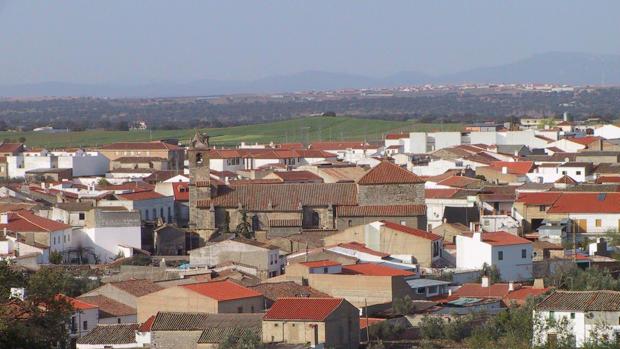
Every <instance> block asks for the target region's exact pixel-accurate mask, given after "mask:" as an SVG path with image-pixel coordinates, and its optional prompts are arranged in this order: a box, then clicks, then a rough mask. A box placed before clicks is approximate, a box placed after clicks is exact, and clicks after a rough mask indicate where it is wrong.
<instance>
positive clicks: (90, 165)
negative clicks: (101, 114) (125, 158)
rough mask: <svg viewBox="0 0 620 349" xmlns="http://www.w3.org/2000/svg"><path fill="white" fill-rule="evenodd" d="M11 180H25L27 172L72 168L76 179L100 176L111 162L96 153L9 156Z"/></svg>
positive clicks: (26, 153) (27, 153)
mask: <svg viewBox="0 0 620 349" xmlns="http://www.w3.org/2000/svg"><path fill="white" fill-rule="evenodd" d="M6 161H7V164H8V166H7V167H8V175H9V177H10V178H24V177H25V175H26V172H27V171H31V170H38V169H55V168H70V169H72V173H73V176H74V177H80V176H98V175H103V174H105V173H106V172H107V171H108V168H109V164H110V160H109V159H108V158H107V157H105V156H103V154H101V153H99V152H96V151H88V152H87V151H84V150H81V149H79V150H76V151H73V152H66V151H53V152H50V151H47V150H45V149H43V150H38V151H26V152H23V153H21V154H18V155H11V156H7V158H6Z"/></svg>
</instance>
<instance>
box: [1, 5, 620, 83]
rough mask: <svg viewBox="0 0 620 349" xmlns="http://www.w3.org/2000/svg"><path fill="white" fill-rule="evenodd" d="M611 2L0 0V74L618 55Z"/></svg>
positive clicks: (162, 77)
mask: <svg viewBox="0 0 620 349" xmlns="http://www.w3.org/2000/svg"><path fill="white" fill-rule="evenodd" d="M619 13H620V1H617V0H610V1H572V0H545V1H540V0H518V1H497V0H492V1H479V0H469V1H457V0H454V1H439V0H425V1H417V0H405V1H398V0H390V1H385V0H377V1H364V0H338V1H334V0H325V1H323V0H312V1H296V0H282V1H267V0H256V1H252V0H246V1H236V0H217V1H210V0H195V1H193V0H174V1H173V0H167V1H162V0H131V1H130V0H99V1H91V0H52V1H41V0H0V84H21V83H33V82H47V81H62V82H74V83H111V82H113V83H124V84H139V83H152V82H188V81H193V80H199V79H207V78H210V79H222V80H252V79H257V78H261V77H266V76H271V75H285V74H291V73H296V72H302V71H307V70H321V71H330V72H340V73H351V74H361V75H367V76H376V77H379V76H385V75H389V74H393V73H396V72H400V71H419V72H424V73H429V74H443V73H451V72H457V71H461V70H465V69H471V68H476V67H482V66H490V65H500V64H505V63H510V62H513V61H516V60H519V59H523V58H526V57H528V56H531V55H534V54H539V53H545V52H550V51H568V52H585V53H592V54H620V39H619V38H620V23H619V22H618V14H619Z"/></svg>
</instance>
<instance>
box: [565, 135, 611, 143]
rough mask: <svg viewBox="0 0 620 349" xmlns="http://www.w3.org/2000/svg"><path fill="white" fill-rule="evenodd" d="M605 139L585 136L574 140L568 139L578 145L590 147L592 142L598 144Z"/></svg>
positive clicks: (573, 138)
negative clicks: (597, 142)
mask: <svg viewBox="0 0 620 349" xmlns="http://www.w3.org/2000/svg"><path fill="white" fill-rule="evenodd" d="M602 139H603V138H601V137H599V136H584V137H572V138H567V140H569V141H571V142H574V143H577V144H581V145H588V144H590V143H592V142H596V141H600V140H602Z"/></svg>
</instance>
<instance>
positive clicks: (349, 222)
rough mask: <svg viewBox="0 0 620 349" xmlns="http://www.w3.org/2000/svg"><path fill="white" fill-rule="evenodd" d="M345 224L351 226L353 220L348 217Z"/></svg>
mask: <svg viewBox="0 0 620 349" xmlns="http://www.w3.org/2000/svg"><path fill="white" fill-rule="evenodd" d="M347 224H348V225H349V227H350V226H352V225H353V220H351V219H349V221H348V222H347Z"/></svg>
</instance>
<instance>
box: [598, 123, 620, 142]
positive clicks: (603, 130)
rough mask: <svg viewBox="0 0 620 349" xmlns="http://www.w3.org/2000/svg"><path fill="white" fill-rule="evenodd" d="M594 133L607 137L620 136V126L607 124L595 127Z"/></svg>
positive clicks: (614, 137)
mask: <svg viewBox="0 0 620 349" xmlns="http://www.w3.org/2000/svg"><path fill="white" fill-rule="evenodd" d="M594 135H595V136H599V137H601V138H605V139H618V138H620V127H618V126H616V125H605V126H601V127H599V128H596V129H594Z"/></svg>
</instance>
